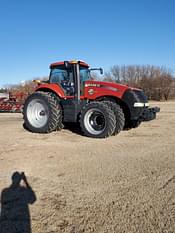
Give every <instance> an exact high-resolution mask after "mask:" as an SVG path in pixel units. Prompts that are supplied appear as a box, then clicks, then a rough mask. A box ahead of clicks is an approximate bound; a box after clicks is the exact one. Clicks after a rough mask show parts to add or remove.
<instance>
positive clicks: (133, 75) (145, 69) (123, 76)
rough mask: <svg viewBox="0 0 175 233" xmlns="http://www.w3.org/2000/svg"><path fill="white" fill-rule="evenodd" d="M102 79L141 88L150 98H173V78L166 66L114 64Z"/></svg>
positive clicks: (174, 83) (174, 80)
mask: <svg viewBox="0 0 175 233" xmlns="http://www.w3.org/2000/svg"><path fill="white" fill-rule="evenodd" d="M104 80H105V81H110V82H116V83H121V84H125V85H128V86H132V87H137V88H141V89H143V90H144V92H145V94H146V95H147V96H148V98H149V99H150V100H168V99H170V98H175V78H174V76H173V73H172V72H171V70H169V69H167V68H166V67H158V66H153V65H142V66H140V65H128V66H126V65H122V66H119V65H114V66H113V67H112V68H111V69H110V71H109V72H106V73H105V75H104Z"/></svg>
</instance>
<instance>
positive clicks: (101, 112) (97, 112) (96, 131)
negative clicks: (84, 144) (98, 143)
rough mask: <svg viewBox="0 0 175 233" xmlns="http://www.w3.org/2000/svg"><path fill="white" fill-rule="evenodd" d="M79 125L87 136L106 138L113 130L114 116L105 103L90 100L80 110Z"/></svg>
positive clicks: (114, 124)
mask: <svg viewBox="0 0 175 233" xmlns="http://www.w3.org/2000/svg"><path fill="white" fill-rule="evenodd" d="M80 126H81V129H82V131H83V133H84V134H85V135H86V136H88V137H93V138H106V137H109V136H111V135H112V134H113V133H114V131H115V127H116V117H115V115H114V112H113V111H112V110H111V109H110V108H109V107H108V105H106V104H105V103H102V102H91V103H89V104H87V105H86V106H85V107H84V108H83V110H82V112H81V116H80Z"/></svg>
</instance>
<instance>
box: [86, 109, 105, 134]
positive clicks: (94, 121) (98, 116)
mask: <svg viewBox="0 0 175 233" xmlns="http://www.w3.org/2000/svg"><path fill="white" fill-rule="evenodd" d="M84 125H85V127H86V129H87V130H88V132H89V133H91V134H93V135H98V134H101V133H102V132H103V131H104V130H105V127H106V120H105V116H104V114H103V112H102V111H101V110H99V109H96V108H95V109H90V110H88V111H87V112H86V114H85V116H84Z"/></svg>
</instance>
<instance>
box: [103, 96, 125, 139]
mask: <svg viewBox="0 0 175 233" xmlns="http://www.w3.org/2000/svg"><path fill="white" fill-rule="evenodd" d="M103 102H104V103H105V104H107V105H108V107H109V108H110V109H111V110H112V111H113V112H114V114H115V117H116V127H115V130H114V133H113V135H117V134H118V133H120V131H122V130H123V128H124V125H125V115H124V113H123V110H122V108H121V107H120V106H119V105H118V104H117V103H115V102H112V101H107V100H105V101H103Z"/></svg>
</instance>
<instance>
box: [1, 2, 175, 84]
mask: <svg viewBox="0 0 175 233" xmlns="http://www.w3.org/2000/svg"><path fill="white" fill-rule="evenodd" d="M68 59H82V60H85V61H87V62H88V63H89V64H90V65H92V66H102V67H104V68H105V69H106V70H107V69H109V68H110V67H111V66H112V65H114V64H127V65H128V64H153V65H165V66H167V67H169V68H171V69H173V70H175V1H174V0H101V1H100V0H87V1H80V0H74V1H72V0H65V1H59V0H30V1H27V0H8V1H6V0H0V86H2V85H4V84H10V83H19V82H20V81H22V80H28V79H33V78H35V77H41V76H44V75H47V74H48V72H49V69H48V67H49V64H50V63H52V62H55V61H59V60H68Z"/></svg>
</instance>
